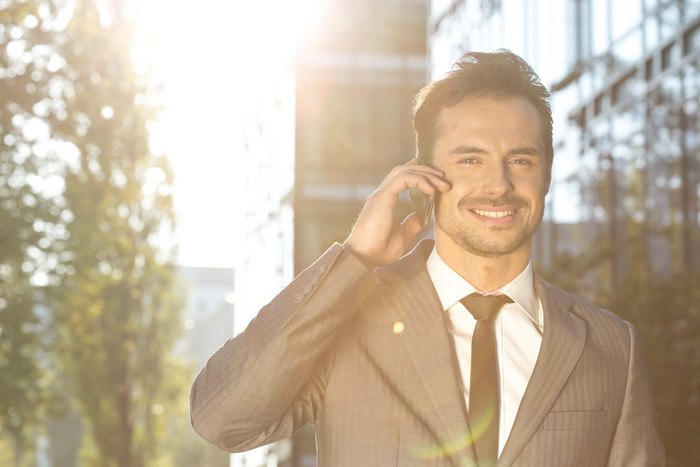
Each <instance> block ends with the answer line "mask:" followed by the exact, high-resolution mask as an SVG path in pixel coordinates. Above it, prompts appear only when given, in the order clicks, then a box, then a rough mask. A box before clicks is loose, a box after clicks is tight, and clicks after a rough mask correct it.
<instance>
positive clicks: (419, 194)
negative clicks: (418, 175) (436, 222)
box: [408, 187, 434, 227]
mask: <svg viewBox="0 0 700 467" xmlns="http://www.w3.org/2000/svg"><path fill="white" fill-rule="evenodd" d="M408 194H409V196H410V198H411V203H412V204H413V209H414V210H415V211H416V215H417V216H418V220H419V221H420V224H421V225H422V226H423V227H427V226H428V224H430V218H431V217H432V215H433V204H434V195H426V194H425V193H423V190H421V189H420V188H418V187H413V188H411V189H409V190H408Z"/></svg>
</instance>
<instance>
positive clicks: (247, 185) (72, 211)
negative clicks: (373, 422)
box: [0, 0, 700, 467]
mask: <svg viewBox="0 0 700 467" xmlns="http://www.w3.org/2000/svg"><path fill="white" fill-rule="evenodd" d="M0 46H1V48H0V465H2V466H20V467H24V466H119V467H126V466H132V467H133V466H228V465H234V466H266V467H267V466H288V467H292V466H294V467H297V466H312V465H314V464H315V460H314V438H313V430H310V429H304V430H302V432H300V433H299V434H298V435H297V436H296V437H295V438H294V439H293V440H287V441H283V442H279V443H276V444H273V445H270V446H266V447H262V448H259V449H257V450H255V451H252V452H249V453H244V454H236V455H233V456H229V455H228V454H226V453H223V452H221V451H219V450H217V449H216V448H213V447H211V446H209V445H207V444H206V443H205V442H204V441H201V440H199V439H198V438H197V437H196V435H194V434H193V432H192V430H191V428H190V426H189V419H188V413H187V412H188V401H187V397H188V392H189V387H190V384H191V381H192V379H193V377H194V375H195V374H196V371H198V369H199V368H201V366H202V365H203V364H204V362H205V361H206V358H207V357H208V356H209V355H210V354H211V353H212V352H213V351H214V350H216V348H217V347H218V346H220V345H221V344H222V343H223V342H224V341H225V340H226V339H227V338H228V337H230V336H232V335H234V334H236V333H238V332H240V331H242V330H243V329H244V328H245V326H246V324H247V323H248V321H250V319H252V317H253V316H254V315H255V314H256V313H257V311H258V309H259V308H260V307H261V306H262V305H263V304H264V303H266V302H267V301H268V300H269V299H270V298H272V297H273V296H274V295H275V294H276V293H277V291H279V290H280V289H281V288H282V287H283V286H284V285H285V284H286V283H288V282H289V281H290V280H291V279H292V278H293V277H294V275H295V274H297V273H298V272H300V271H301V270H302V269H303V268H305V267H306V266H307V265H309V264H310V263H311V262H312V261H313V260H314V259H315V258H316V257H317V256H318V255H319V254H320V253H321V252H323V251H324V250H325V249H326V248H328V247H329V246H330V245H331V244H332V243H333V242H336V241H338V242H341V241H343V240H344V238H345V237H346V236H347V234H348V233H349V229H350V227H351V225H352V222H353V219H354V218H355V217H356V216H357V214H358V213H359V210H360V207H361V205H362V203H363V200H364V199H365V197H366V196H367V195H368V194H369V193H370V192H371V191H372V190H373V189H374V188H375V187H376V186H377V184H378V183H379V182H380V181H381V180H382V179H383V177H384V175H385V174H386V173H387V172H388V171H389V170H390V169H391V168H392V167H394V166H395V165H398V164H402V163H404V162H406V161H407V160H409V159H410V158H412V157H413V155H414V144H413V134H412V130H411V124H410V120H411V116H410V109H411V105H412V97H413V95H414V94H415V92H416V91H417V90H418V89H419V88H420V87H421V86H422V85H424V84H425V83H426V82H428V81H429V80H431V79H434V78H439V77H441V76H442V75H443V74H444V73H445V72H446V71H448V70H449V68H450V66H451V64H452V63H453V62H454V61H455V60H456V59H457V58H459V57H460V56H461V54H462V53H464V52H465V51H469V50H481V51H493V50H495V49H498V48H501V47H504V48H508V49H510V50H512V51H513V52H515V53H518V54H520V55H521V56H523V57H524V58H525V59H526V60H528V61H529V62H530V63H531V64H532V66H533V67H534V68H535V70H536V71H538V73H539V74H540V76H541V78H542V81H543V82H544V84H545V85H546V86H547V87H548V88H550V90H551V91H552V102H553V112H554V141H555V162H554V168H553V184H552V188H551V190H550V194H549V196H548V198H547V203H548V205H547V212H546V214H545V221H544V222H543V225H542V226H541V228H540V230H539V231H538V234H537V237H536V239H535V248H534V253H533V255H534V256H533V261H534V262H535V264H536V267H537V268H538V270H539V271H540V272H541V273H542V274H543V275H544V276H545V277H546V278H547V279H548V280H549V281H551V282H554V283H556V284H557V285H560V286H562V287H564V288H566V289H568V290H570V291H571V292H574V293H576V294H579V295H581V296H583V297H586V298H588V299H590V300H592V301H594V302H595V303H597V304H599V305H600V306H603V307H606V308H609V309H611V310H613V311H615V312H616V313H618V314H619V315H621V316H622V317H623V318H625V319H628V320H630V321H632V322H633V323H634V324H635V325H636V326H637V328H638V330H639V333H640V336H641V338H642V341H643V345H644V352H645V355H646V358H647V362H648V365H649V369H650V372H651V376H652V381H653V385H654V391H655V397H656V405H657V411H658V415H659V423H660V428H661V432H662V437H663V439H664V442H665V445H666V449H667V451H668V465H669V466H694V465H700V446H699V445H698V443H697V440H698V439H699V437H700V231H699V228H698V224H699V223H700V138H699V136H698V134H699V131H700V119H699V118H698V107H699V105H700V2H698V1H697V0H685V1H683V0H479V1H476V0H297V1H291V0H287V1H285V0H256V1H254V2H253V1H244V0H200V1H198V2H196V3H195V2H183V1H178V0H170V1H166V0H84V1H83V0H46V1H39V0H23V1H19V0H0ZM400 210H401V211H403V212H404V213H408V212H409V210H410V207H409V206H408V203H406V202H405V203H404V204H403V205H402V206H401V209H400Z"/></svg>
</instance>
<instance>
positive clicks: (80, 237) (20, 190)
mask: <svg viewBox="0 0 700 467" xmlns="http://www.w3.org/2000/svg"><path fill="white" fill-rule="evenodd" d="M123 6H124V4H123V2H120V1H113V2H109V1H107V2H103V1H94V2H93V1H81V2H69V1H66V2H63V1H61V0H55V1H52V2H39V1H33V0H24V1H21V0H17V1H12V0H0V19H1V20H2V23H1V25H0V44H2V58H1V59H2V62H0V125H1V128H0V131H2V135H1V137H0V168H1V169H2V171H1V172H0V203H2V204H1V206H0V238H2V243H0V292H2V295H0V297H2V299H1V301H0V326H1V327H0V390H2V393H1V394H0V409H1V410H2V412H1V413H0V422H2V432H0V459H2V462H3V465H5V460H6V459H8V454H7V450H8V448H7V446H8V445H9V444H11V445H12V446H13V448H12V449H13V450H14V455H12V456H10V457H11V458H12V459H14V461H13V462H15V463H16V464H17V465H20V464H21V463H28V462H29V461H26V458H25V461H23V460H22V458H21V456H20V454H21V453H22V452H25V451H26V452H31V450H32V447H31V446H28V445H30V444H31V443H30V441H32V440H33V439H34V438H35V437H36V436H37V434H38V433H39V430H40V427H41V424H42V423H43V422H44V421H45V420H44V419H45V415H46V414H48V413H49V410H48V408H50V407H54V406H56V405H55V404H54V405H50V404H48V402H49V401H54V400H55V399H56V398H57V397H58V396H57V394H53V393H49V392H48V391H47V390H45V388H47V387H49V386H50V387H51V388H55V389H57V391H56V392H57V393H61V394H64V395H65V397H66V399H67V402H69V404H67V405H70V406H74V407H75V408H76V409H77V410H78V412H79V414H80V416H81V419H82V422H83V425H84V426H85V430H84V432H85V440H84V441H83V445H82V448H81V450H80V454H79V460H78V463H79V465H100V466H105V465H107V466H141V465H173V464H175V459H174V458H173V453H174V452H176V449H174V447H176V446H180V447H181V445H182V444H183V443H182V442H181V440H183V439H189V438H187V437H188V436H191V430H190V428H189V426H188V424H187V423H186V420H187V418H186V410H187V409H186V407H187V402H186V398H187V389H188V388H189V382H190V377H191V368H190V367H189V366H188V365H186V364H184V363H183V360H182V358H180V357H178V356H177V355H174V354H173V353H172V350H173V346H174V344H175V342H176V340H177V338H178V336H179V331H180V329H181V322H182V316H181V313H182V310H183V297H182V296H181V295H180V293H179V291H180V290H181V287H179V284H178V283H177V279H176V275H175V273H176V270H175V266H174V264H173V258H174V252H175V251H174V245H173V243H172V238H173V229H174V223H175V213H174V210H173V203H172V196H171V191H170V187H171V184H172V178H173V175H172V172H171V170H170V168H169V166H168V163H167V159H165V157H162V156H161V157H157V156H154V155H153V154H152V153H151V151H150V149H149V146H148V125H149V124H150V122H152V121H153V119H154V118H155V116H156V114H157V110H158V109H157V107H156V106H155V105H153V101H154V99H155V98H156V96H157V92H154V89H153V84H152V83H151V82H150V81H149V79H148V75H147V69H144V68H137V64H135V62H134V60H133V57H134V54H133V52H134V51H135V49H134V31H133V29H132V25H131V23H130V22H129V21H128V20H127V19H126V15H125V14H124V11H123ZM139 65H145V62H142V63H140V64H139ZM155 91H157V89H156V90H155ZM41 310H44V311H41ZM59 376H60V378H59ZM50 377H53V378H54V379H53V380H50V381H49V380H48V378H50ZM37 382H38V383H39V384H37ZM183 421H184V422H185V423H183ZM8 440H9V441H8ZM25 446H27V447H25ZM202 446H203V445H197V446H196V448H193V449H199V448H201V447H202ZM179 452H180V453H182V449H180V451H179ZM192 456H194V457H195V458H196V457H197V454H192ZM200 457H201V456H200Z"/></svg>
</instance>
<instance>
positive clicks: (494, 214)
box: [473, 209, 515, 219]
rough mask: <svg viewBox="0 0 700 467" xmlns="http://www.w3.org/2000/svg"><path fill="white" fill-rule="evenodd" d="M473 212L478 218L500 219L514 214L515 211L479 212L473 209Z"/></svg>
mask: <svg viewBox="0 0 700 467" xmlns="http://www.w3.org/2000/svg"><path fill="white" fill-rule="evenodd" d="M473 211H474V212H475V213H477V214H478V215H480V216H484V217H490V218H491V219H501V218H503V217H506V216H512V215H513V214H515V211H480V210H478V209H474V210H473Z"/></svg>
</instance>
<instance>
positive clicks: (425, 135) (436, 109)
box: [413, 49, 554, 179]
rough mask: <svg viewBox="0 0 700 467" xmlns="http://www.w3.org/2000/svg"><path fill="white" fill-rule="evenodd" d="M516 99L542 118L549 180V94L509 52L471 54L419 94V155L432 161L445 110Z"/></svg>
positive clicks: (415, 117) (416, 115)
mask: <svg viewBox="0 0 700 467" xmlns="http://www.w3.org/2000/svg"><path fill="white" fill-rule="evenodd" d="M513 96H522V97H526V98H527V99H529V100H530V102H532V104H533V105H534V106H535V108H536V109H537V113H538V114H539V115H540V118H541V120H542V133H543V134H542V137H543V139H544V143H545V151H546V154H545V156H546V158H547V178H548V179H549V177H550V174H551V170H552V158H553V156H554V150H553V148H552V110H551V108H550V105H549V98H550V95H549V91H547V88H545V87H544V85H542V83H541V82H540V78H539V77H538V76H537V74H536V73H535V72H534V70H533V69H532V68H531V67H530V65H528V64H527V62H526V61H525V60H523V59H522V58H520V57H519V56H517V55H515V54H514V53H512V52H510V51H508V50H505V49H501V50H498V51H496V52H493V53H484V52H469V53H467V54H465V55H464V56H462V58H461V59H460V60H459V61H457V63H455V64H454V66H453V67H452V70H451V71H450V72H449V73H448V74H447V76H445V77H444V78H442V79H440V80H437V81H433V82H432V83H430V84H428V85H426V86H425V87H424V88H423V89H421V90H420V91H419V92H418V94H417V95H416V98H415V100H414V106H413V129H414V130H415V133H416V150H417V152H418V155H419V156H420V157H421V159H422V160H423V161H424V162H425V163H426V164H430V163H431V162H432V159H433V149H434V146H435V140H436V139H437V137H438V132H439V127H438V124H439V123H438V122H439V115H440V112H441V111H442V109H443V108H448V107H452V106H454V105H457V104H459V103H460V102H462V101H464V100H465V99H469V98H480V97H513Z"/></svg>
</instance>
